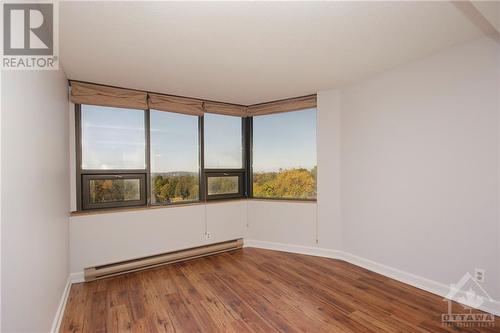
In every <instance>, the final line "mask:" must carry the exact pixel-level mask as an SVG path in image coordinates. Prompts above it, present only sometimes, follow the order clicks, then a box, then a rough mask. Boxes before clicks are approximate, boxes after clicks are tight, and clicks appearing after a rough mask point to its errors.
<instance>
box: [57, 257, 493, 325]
mask: <svg viewBox="0 0 500 333" xmlns="http://www.w3.org/2000/svg"><path fill="white" fill-rule="evenodd" d="M455 307H456V308H457V309H462V311H460V312H464V310H463V308H462V307H461V306H460V305H457V304H456V305H455ZM446 311H447V305H446V302H443V300H442V299H441V297H438V296H436V295H433V294H430V293H427V292H425V291H422V290H420V289H417V288H413V287H411V286H409V285H406V284H403V283H400V282H397V281H395V280H392V279H390V278H387V277H384V276H382V275H379V274H376V273H373V272H370V271H367V270H365V269H363V268H360V267H357V266H354V265H351V264H349V263H346V262H344V261H339V260H332V259H326V258H319V257H312V256H305V255H298V254H290V253H284V252H277V251H268V250H261V249H254V248H245V249H242V250H238V251H233V252H228V253H223V254H219V255H214V256H211V257H206V258H202V259H197V260H192V261H189V262H184V263H177V264H173V265H169V266H163V267H159V268H155V269H151V270H146V271H142V272H136V273H132V274H128V275H122V276H119V277H115V278H112V279H105V280H99V281H95V282H90V283H80V284H74V285H73V286H72V287H71V292H70V296H69V299H68V303H67V306H66V311H65V314H64V318H63V322H62V325H61V330H60V331H61V332H89V333H100V332H148V333H149V332H151V333H154V332H343V333H348V332H500V319H499V318H496V321H495V326H494V327H482V328H479V327H448V326H442V325H441V313H446Z"/></svg>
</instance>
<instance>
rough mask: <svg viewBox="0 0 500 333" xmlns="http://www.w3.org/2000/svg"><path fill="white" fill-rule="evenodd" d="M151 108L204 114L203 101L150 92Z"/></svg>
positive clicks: (198, 114)
mask: <svg viewBox="0 0 500 333" xmlns="http://www.w3.org/2000/svg"><path fill="white" fill-rule="evenodd" d="M148 105H149V108H150V109H154V110H160V111H168V112H176V113H183V114H189V115H192V116H203V101H201V100H198V99H193V98H186V97H177V96H170V95H160V94H152V93H148Z"/></svg>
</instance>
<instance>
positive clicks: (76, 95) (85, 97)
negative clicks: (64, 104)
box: [71, 81, 148, 110]
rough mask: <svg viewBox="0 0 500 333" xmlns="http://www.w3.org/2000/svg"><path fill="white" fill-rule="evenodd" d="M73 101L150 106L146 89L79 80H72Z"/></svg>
mask: <svg viewBox="0 0 500 333" xmlns="http://www.w3.org/2000/svg"><path fill="white" fill-rule="evenodd" d="M71 102H73V103H75V104H92V105H102V106H111V107H117V108H130V109H142V110H146V109H147V108H148V103H147V93H146V92H144V91H137V90H129V89H122V88H115V87H108V86H101V85H97V84H91V83H83V82H77V81H71Z"/></svg>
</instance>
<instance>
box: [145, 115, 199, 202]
mask: <svg viewBox="0 0 500 333" xmlns="http://www.w3.org/2000/svg"><path fill="white" fill-rule="evenodd" d="M151 110H153V111H154V110H155V109H147V110H146V112H147V113H148V119H149V120H148V128H147V129H146V131H147V135H148V141H147V142H146V146H147V151H148V162H149V163H148V165H149V166H151ZM157 111H160V110H157ZM160 112H168V111H160ZM173 113H175V112H173ZM193 117H195V116H193ZM203 146H204V138H203V116H198V200H186V201H176V202H170V203H153V202H152V200H151V195H152V185H151V184H152V179H151V168H150V167H149V169H148V173H147V175H146V176H147V181H148V192H147V206H149V207H162V206H175V205H186V204H193V203H197V202H201V201H202V200H203V198H204V184H203V183H204V181H203V179H202V174H203V163H204V162H203Z"/></svg>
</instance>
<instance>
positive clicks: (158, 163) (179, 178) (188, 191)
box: [150, 110, 199, 204]
mask: <svg viewBox="0 0 500 333" xmlns="http://www.w3.org/2000/svg"><path fill="white" fill-rule="evenodd" d="M150 122H151V133H150V135H151V185H152V186H151V202H152V203H153V204H165V203H172V202H179V201H197V200H198V199H199V148H198V117H196V116H189V115H183V114H177V113H171V112H162V111H154V110H151V119H150Z"/></svg>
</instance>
